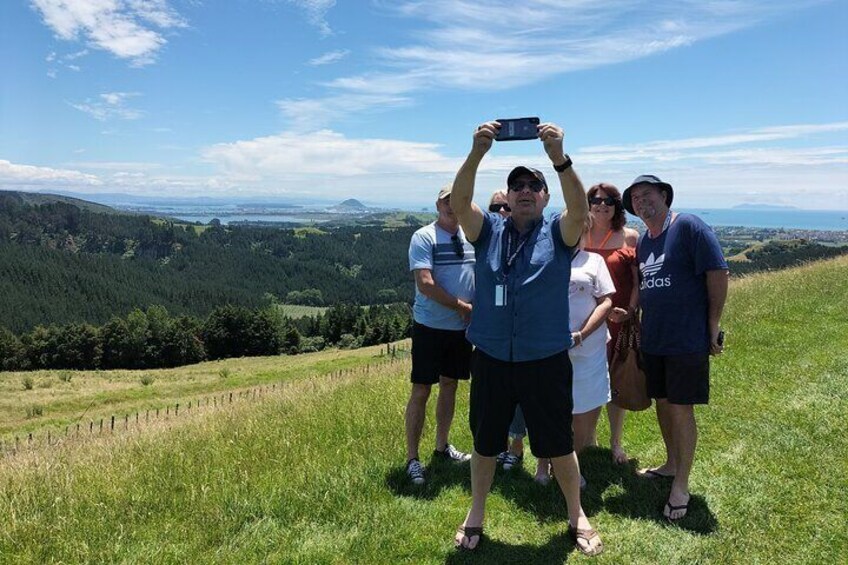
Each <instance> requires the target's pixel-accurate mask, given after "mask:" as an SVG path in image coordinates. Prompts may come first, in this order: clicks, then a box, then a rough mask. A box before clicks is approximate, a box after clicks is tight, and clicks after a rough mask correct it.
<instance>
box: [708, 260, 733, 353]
mask: <svg viewBox="0 0 848 565" xmlns="http://www.w3.org/2000/svg"><path fill="white" fill-rule="evenodd" d="M729 276H730V273H729V272H728V271H726V270H724V269H720V270H716V271H707V302H708V304H709V309H708V311H707V315H708V318H707V323H708V325H709V328H710V354H711V355H718V354H719V353H721V351H722V349H724V347H723V346H721V345H719V344H718V332H719V324H720V323H721V312H722V310H724V302H725V301H726V300H727V280H728V277H729Z"/></svg>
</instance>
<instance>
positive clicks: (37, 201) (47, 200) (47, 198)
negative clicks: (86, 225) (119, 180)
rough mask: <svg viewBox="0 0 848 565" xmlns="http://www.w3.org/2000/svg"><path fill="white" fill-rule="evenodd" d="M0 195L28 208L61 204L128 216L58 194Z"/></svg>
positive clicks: (14, 192) (17, 192) (94, 203)
mask: <svg viewBox="0 0 848 565" xmlns="http://www.w3.org/2000/svg"><path fill="white" fill-rule="evenodd" d="M0 193H2V195H4V196H8V197H11V198H12V199H14V200H16V201H18V202H20V203H22V204H27V205H29V206H41V205H43V204H55V203H56V202H61V203H63V204H70V205H71V206H76V207H77V208H79V209H80V210H86V211H88V212H94V213H96V214H121V215H128V214H129V212H123V211H120V210H116V209H114V208H112V207H110V206H105V205H103V204H97V203H96V202H90V201H88V200H81V199H79V198H73V197H71V196H61V195H59V194H46V193H40V192H21V191H14V190H0Z"/></svg>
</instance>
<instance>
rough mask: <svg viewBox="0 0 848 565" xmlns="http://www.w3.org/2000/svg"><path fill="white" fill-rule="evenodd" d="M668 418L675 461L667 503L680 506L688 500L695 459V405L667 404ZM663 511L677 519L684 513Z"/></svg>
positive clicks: (681, 511)
mask: <svg viewBox="0 0 848 565" xmlns="http://www.w3.org/2000/svg"><path fill="white" fill-rule="evenodd" d="M667 410H668V413H669V420H670V421H671V425H672V426H673V428H674V445H673V452H674V457H675V461H677V468H676V469H677V470H676V473H675V475H674V482H673V483H672V484H671V494H670V495H669V497H668V503H669V504H670V505H672V506H681V505H684V504H686V503H688V502H689V473H690V472H691V471H692V464H693V463H694V461H695V447H696V445H697V443H698V427H697V425H696V423H695V407H694V406H692V405H691V404H668V406H667ZM664 513H665V514H666V516H667V517H668V518H670V519H672V520H678V519H680V518H682V517H683V516H685V515H686V510H685V509H682V508H681V509H680V510H674V511H672V512H670V513H669V512H668V509H667V508H666V509H665V511H664Z"/></svg>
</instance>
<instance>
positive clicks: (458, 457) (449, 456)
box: [433, 444, 471, 463]
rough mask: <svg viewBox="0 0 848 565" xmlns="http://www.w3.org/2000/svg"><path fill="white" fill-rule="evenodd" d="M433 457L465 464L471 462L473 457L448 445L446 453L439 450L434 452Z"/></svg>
mask: <svg viewBox="0 0 848 565" xmlns="http://www.w3.org/2000/svg"><path fill="white" fill-rule="evenodd" d="M433 455H434V456H435V457H437V458H438V459H442V460H444V461H450V462H452V463H465V462H466V461H470V460H471V455H469V454H468V453H463V452H461V451H460V450H458V449H457V448H455V447H454V446H452V445H451V444H447V446H446V447H445V450H444V451H439V450H438V449H435V450H433Z"/></svg>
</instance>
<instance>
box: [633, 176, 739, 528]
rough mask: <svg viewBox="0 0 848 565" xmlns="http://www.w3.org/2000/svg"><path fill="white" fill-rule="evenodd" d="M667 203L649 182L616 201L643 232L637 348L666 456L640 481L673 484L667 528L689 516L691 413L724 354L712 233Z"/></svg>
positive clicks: (722, 288)
mask: <svg viewBox="0 0 848 565" xmlns="http://www.w3.org/2000/svg"><path fill="white" fill-rule="evenodd" d="M673 198H674V190H673V189H672V187H671V185H670V184H668V183H665V182H662V181H661V180H660V179H659V178H657V177H655V176H653V175H642V176H640V177H637V178H636V179H635V180H634V181H633V183H632V184H631V185H630V187H629V188H628V189H627V190H625V191H624V194H623V195H622V204H623V205H624V208H625V209H626V210H627V211H628V212H630V213H631V214H633V215H636V216H639V217H640V218H641V219H642V221H643V222H645V226H646V227H647V228H648V229H647V231H646V232H645V233H644V234H642V236H641V237H640V238H639V241H638V243H637V245H636V256H637V260H638V261H639V271H640V272H639V279H640V284H639V304H640V305H641V307H642V343H641V348H642V355H643V358H644V362H645V375H646V378H647V385H648V396H650V397H651V398H655V399H656V400H657V420H658V421H659V425H660V431H661V432H662V436H663V441H664V442H665V449H666V461H665V463H663V464H662V465H660V466H659V467H654V468H648V469H643V470H642V471H640V472H639V475H640V476H641V477H644V478H647V479H672V484H671V492H670V494H669V497H668V501H667V502H666V504H665V507H664V508H663V515H664V516H665V517H666V519H667V520H669V521H670V522H676V521H677V520H680V519H681V518H683V517H684V516H686V512H687V511H688V510H689V499H690V495H689V473H690V471H691V470H692V464H693V462H694V460H695V445H696V443H697V439H698V428H697V425H696V423H695V405H696V404H707V403H708V402H709V397H710V355H718V354H719V353H721V351H722V349H723V334H722V332H721V330H720V329H719V322H720V320H721V312H722V310H723V309H724V302H725V299H726V298H727V276H728V270H727V262H726V261H725V260H724V256H723V255H722V253H721V246H720V245H719V243H718V239H717V238H716V236H715V234H714V233H713V230H712V229H710V227H709V226H708V225H706V224H705V223H704V222H703V221H701V219H700V218H698V217H697V216H695V215H693V214H678V213H677V212H672V211H671V209H670V206H671V202H672V200H673Z"/></svg>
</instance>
